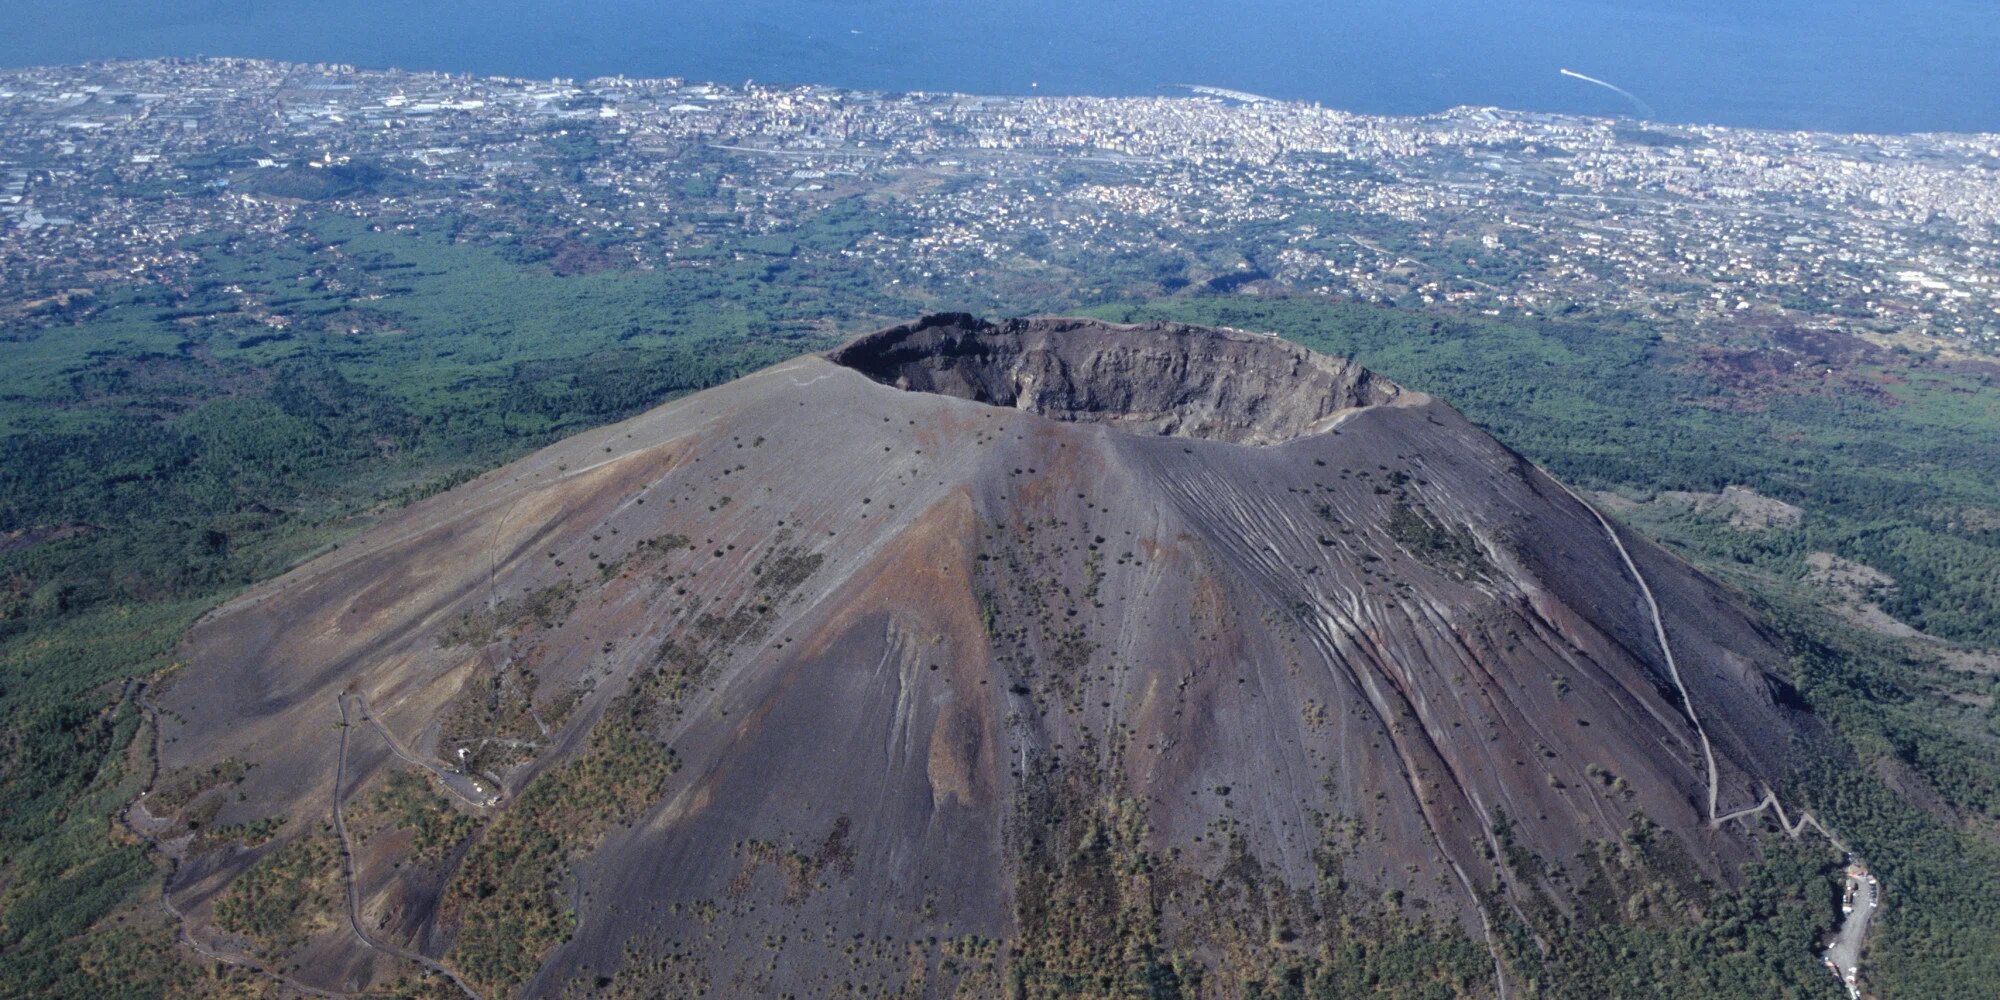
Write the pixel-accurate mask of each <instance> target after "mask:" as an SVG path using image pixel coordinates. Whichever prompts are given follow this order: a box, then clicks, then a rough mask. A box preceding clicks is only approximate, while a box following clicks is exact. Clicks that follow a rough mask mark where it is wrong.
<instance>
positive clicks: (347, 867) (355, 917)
mask: <svg viewBox="0 0 2000 1000" xmlns="http://www.w3.org/2000/svg"><path fill="white" fill-rule="evenodd" d="M335 700H336V701H337V702H339V704H340V758H339V760H338V761H337V762H336V763H335V765H334V771H333V832H334V835H335V836H337V837H339V838H340V866H341V873H342V878H343V881H344V882H345V883H346V885H347V925H348V927H349V929H351V930H352V931H353V932H354V936H355V937H356V938H358V939H359V940H360V941H361V943H362V944H365V945H367V946H368V947H370V948H373V949H374V950H376V951H379V952H381V953H382V954H384V955H388V956H391V957H393V958H399V959H402V960H403V961H405V962H412V963H414V964H417V965H421V966H423V967H424V968H426V969H429V970H430V971H432V972H435V973H437V974H438V975H441V976H443V977H445V978H446V979H449V980H451V983H452V985H454V986H456V987H458V988H459V990H460V991H461V992H463V993H464V994H465V995H466V996H468V997H470V998H471V1000H482V998H481V997H480V995H479V993H478V991H476V990H474V989H473V988H472V986H471V984H469V983H467V982H466V981H465V980H463V979H460V978H459V977H458V973H456V972H453V971H452V970H451V969H449V968H447V967H446V966H445V965H443V964H442V963H440V962H437V961H435V960H433V959H431V958H429V957H428V956H425V955H422V954H419V953H417V952H414V951H405V950H404V949H402V948H398V947H396V946H395V945H391V944H384V943H383V942H380V941H377V940H375V939H374V938H373V937H371V936H369V934H368V932H367V931H366V930H363V929H362V927H361V885H360V882H359V880H357V879H356V878H355V875H354V850H353V847H352V845H351V843H350V842H349V840H348V838H347V817H346V811H345V810H344V809H343V808H342V807H341V799H342V796H343V793H344V792H345V790H346V786H347V734H348V732H349V731H350V730H351V729H352V728H353V727H352V726H351V725H350V724H349V722H348V717H347V696H346V695H339V696H337V697H336V698H335ZM354 700H355V702H356V703H357V704H361V698H360V696H359V695H356V696H355V699H354ZM361 709H362V713H363V715H364V716H365V715H366V714H367V706H366V705H365V704H362V705H361ZM371 721H372V720H371ZM377 730H378V731H380V727H377ZM394 746H395V745H394V744H393V743H391V744H390V747H391V749H392V750H393V749H394ZM398 756H401V755H400V754H398ZM405 759H408V758H405Z"/></svg>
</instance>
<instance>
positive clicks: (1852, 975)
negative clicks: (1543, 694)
mask: <svg viewBox="0 0 2000 1000" xmlns="http://www.w3.org/2000/svg"><path fill="white" fill-rule="evenodd" d="M1543 474H1544V475H1547V470H1543ZM1549 478H1550V479H1551V480H1553V481H1554V482H1555V483H1556V485H1558V486H1561V487H1562V488H1563V492H1565V493H1568V494H1569V495H1570V497H1571V498H1573V499H1574V500H1576V502H1577V503H1580V504H1582V505H1583V507H1584V509H1585V510H1588V511H1590V514H1591V516H1592V517H1594V518H1596V519H1597V523H1598V525H1599V526H1600V527H1602V528H1603V529H1604V533H1605V535H1606V536H1608V537H1609V538H1610V539H1611V544H1612V545H1613V546H1615V547H1616V548H1617V549H1618V557H1619V558H1620V559H1622V560H1624V562H1625V569H1626V571H1627V572H1628V573H1630V574H1631V576H1632V580H1633V582H1634V583H1637V584H1638V585H1639V593H1640V594H1641V595H1642V596H1643V597H1645V599H1646V608H1647V610H1648V612H1650V613H1651V615H1652V618H1653V635H1654V638H1655V639H1657V640H1658V641H1659V644H1660V654H1661V655H1662V656H1663V657H1665V659H1666V662H1667V674H1668V675H1669V676H1670V677H1672V678H1673V682H1674V688H1675V689H1676V690H1678V691H1679V692H1680V695H1681V706H1682V708H1683V709H1684V710H1685V711H1686V712H1687V717H1688V721H1689V722H1691V723H1693V724H1694V731H1695V735H1696V736H1697V737H1699V738H1700V741H1701V754H1702V758H1703V760H1704V761H1705V762H1706V763H1707V765H1708V825H1709V827H1710V828H1711V829H1719V828H1721V827H1722V826H1723V825H1724V824H1727V823H1730V822H1732V821H1735V820H1740V819H1749V818H1751V817H1754V816H1759V815H1762V814H1763V813H1764V812H1765V811H1766V810H1769V811H1770V812H1771V813H1772V815H1773V816H1775V817H1776V818H1777V821H1778V828H1779V829H1780V830H1783V831H1784V833H1785V835H1786V836H1787V837H1790V838H1791V839H1793V840H1797V839H1799V837H1800V836H1801V835H1803V834H1804V833H1805V831H1806V828H1807V827H1811V828H1812V829H1814V830H1816V831H1818V832H1819V834H1820V835H1821V836H1823V837H1825V838H1826V839H1827V841H1828V842H1830V843H1831V844H1832V845H1833V846H1834V847H1836V848H1838V849H1839V850H1840V852H1841V853H1842V854H1845V855H1848V856H1849V857H1852V854H1853V852H1851V851H1849V850H1848V847H1847V844H1846V843H1845V842H1843V841H1842V840H1841V839H1840V838H1839V837H1837V836H1834V834H1833V831H1831V830H1829V829H1827V828H1826V825H1825V824H1824V823H1821V822H1820V821H1819V820H1818V819H1817V818H1815V817H1814V816H1813V814H1812V813H1809V812H1806V811H1804V810H1800V811H1799V814H1798V819H1797V820H1793V819H1792V818H1791V817H1789V816H1788V815H1787V814H1786V812H1785V806H1784V803H1782V802H1780V801H1778V793H1777V792H1776V791H1774V790H1772V789H1771V788H1769V787H1766V788H1765V789H1764V797H1763V798H1762V799H1761V800H1759V801H1758V802H1757V804H1755V805H1752V806H1746V807H1744V808H1741V809H1735V810H1731V811H1729V812H1722V811H1721V807H1720V805H1718V801H1717V800H1718V799H1719V798H1720V796H1721V776H1720V774H1719V772H1718V771H1717V769H1716V766H1715V749H1714V747H1713V746H1712V745H1711V744H1710V743H1709V740H1708V731H1707V730H1706V729H1704V728H1703V727H1702V724H1701V715H1700V714H1699V713H1698V712H1696V711H1695V707H1694V698H1693V696H1692V695H1690V694H1689V693H1688V689H1687V685H1686V684H1685V683H1684V682H1682V680H1681V671H1680V665H1679V663H1677V662H1676V661H1675V659H1674V648H1673V644H1672V643H1670V642H1669V641H1668V640H1667V626H1666V622H1665V620H1664V619H1662V618H1661V616H1660V602H1659V601H1658V600H1657V599H1655V598H1654V596H1653V588H1652V587H1651V586H1649V585H1648V584H1647V583H1646V575H1645V574H1644V573H1641V572H1640V571H1639V564H1638V563H1637V562H1636V561H1634V560H1633V559H1632V553H1631V552H1630V551H1628V550H1627V549H1626V548H1625V542H1624V540H1622V539H1620V538H1619V537H1618V530H1617V529H1616V528H1615V527H1613V526H1612V524H1611V521H1610V519H1609V518H1606V517H1605V516H1604V514H1603V513H1602V512H1601V511H1599V510H1598V509H1597V507H1596V506H1595V505H1593V504H1591V503H1590V502H1589V501H1587V500H1585V499H1584V498H1583V497H1581V496H1579V495H1578V494H1577V492H1576V491H1575V490H1572V489H1570V488H1569V486H1568V484H1566V483H1564V482H1563V481H1562V480H1560V479H1556V478H1555V477H1554V476H1549ZM1866 888H1868V889H1869V892H1870V899H1869V900H1868V901H1867V904H1866V907H1865V908H1864V907H1863V905H1862V903H1861V901H1859V900H1857V902H1856V905H1855V908H1854V911H1853V912H1852V913H1850V914H1848V917H1847V919H1846V921H1845V922H1844V923H1843V924H1842V926H1841V929H1840V935H1839V937H1838V938H1836V939H1835V942H1834V944H1833V946H1832V947H1831V948H1829V949H1828V952H1827V957H1828V959H1829V960H1830V961H1831V962H1833V963H1834V965H1835V969H1834V972H1835V974H1836V975H1838V976H1839V977H1840V978H1841V981H1842V983H1843V984H1844V985H1846V987H1847V989H1848V992H1849V993H1850V994H1851V995H1853V996H1857V997H1858V996H1860V995H1861V994H1860V987H1859V985H1858V982H1857V978H1856V977H1857V973H1856V969H1857V968H1858V966H1859V964H1860V961H1861V947H1862V944H1863V942H1864V941H1865V939H1866V937H1867V935H1868V925H1869V922H1870V920H1871V919H1872V917H1873V915H1874V909H1875V903H1874V899H1873V893H1874V889H1875V887H1874V886H1873V885H1872V884H1870V885H1869V886H1867V887H1866Z"/></svg>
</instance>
